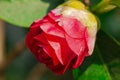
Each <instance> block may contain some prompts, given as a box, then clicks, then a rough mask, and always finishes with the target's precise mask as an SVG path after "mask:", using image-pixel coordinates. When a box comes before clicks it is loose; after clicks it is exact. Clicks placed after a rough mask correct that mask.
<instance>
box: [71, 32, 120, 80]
mask: <svg viewBox="0 0 120 80" xmlns="http://www.w3.org/2000/svg"><path fill="white" fill-rule="evenodd" d="M119 52H120V45H119V42H116V40H115V39H113V38H112V37H111V36H109V35H107V34H106V33H105V32H103V31H99V32H98V37H97V41H96V47H95V50H94V53H93V55H92V56H90V57H87V58H86V59H85V61H84V62H83V64H82V65H81V66H80V68H78V69H75V70H74V71H73V74H74V78H75V80H120V69H119V68H120V55H119Z"/></svg>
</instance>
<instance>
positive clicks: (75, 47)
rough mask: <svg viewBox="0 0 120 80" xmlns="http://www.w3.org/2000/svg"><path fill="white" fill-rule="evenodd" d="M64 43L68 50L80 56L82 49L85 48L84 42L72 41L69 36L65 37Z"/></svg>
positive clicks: (81, 40)
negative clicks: (65, 42) (66, 44)
mask: <svg viewBox="0 0 120 80" xmlns="http://www.w3.org/2000/svg"><path fill="white" fill-rule="evenodd" d="M66 41H67V43H68V45H69V47H70V49H71V50H72V51H73V52H74V53H75V54H77V55H81V54H82V53H81V52H83V51H84V49H85V48H86V47H87V45H86V44H85V40H84V38H83V39H74V38H71V37H70V36H68V35H66Z"/></svg>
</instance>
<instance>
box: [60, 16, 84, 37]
mask: <svg viewBox="0 0 120 80" xmlns="http://www.w3.org/2000/svg"><path fill="white" fill-rule="evenodd" d="M59 24H60V26H61V27H62V28H63V29H64V30H65V32H66V33H67V34H68V35H69V36H71V37H72V38H83V37H84V30H85V28H86V27H85V26H83V24H82V23H81V22H80V21H78V20H77V19H74V18H68V17H63V18H61V19H60V21H59Z"/></svg>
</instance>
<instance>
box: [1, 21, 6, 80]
mask: <svg viewBox="0 0 120 80" xmlns="http://www.w3.org/2000/svg"><path fill="white" fill-rule="evenodd" d="M4 27H5V24H4V22H3V21H2V20H0V68H1V67H2V66H3V65H2V64H3V63H4V58H5V57H4V47H5V44H4V43H5V29H4ZM0 80H4V73H1V71H0Z"/></svg>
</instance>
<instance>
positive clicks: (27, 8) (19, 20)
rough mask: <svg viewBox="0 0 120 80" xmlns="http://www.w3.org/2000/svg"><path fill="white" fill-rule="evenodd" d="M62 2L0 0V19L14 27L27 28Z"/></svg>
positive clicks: (56, 0)
mask: <svg viewBox="0 0 120 80" xmlns="http://www.w3.org/2000/svg"><path fill="white" fill-rule="evenodd" d="M61 2H63V1H62V0H0V18H1V19H3V20H5V21H7V22H9V23H12V24H14V25H18V26H22V27H29V26H30V24H31V23H32V22H33V21H34V20H36V19H39V18H42V17H43V16H44V15H45V14H46V13H47V12H48V11H50V10H51V9H53V8H54V7H56V6H57V5H58V4H60V3H61Z"/></svg>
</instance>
